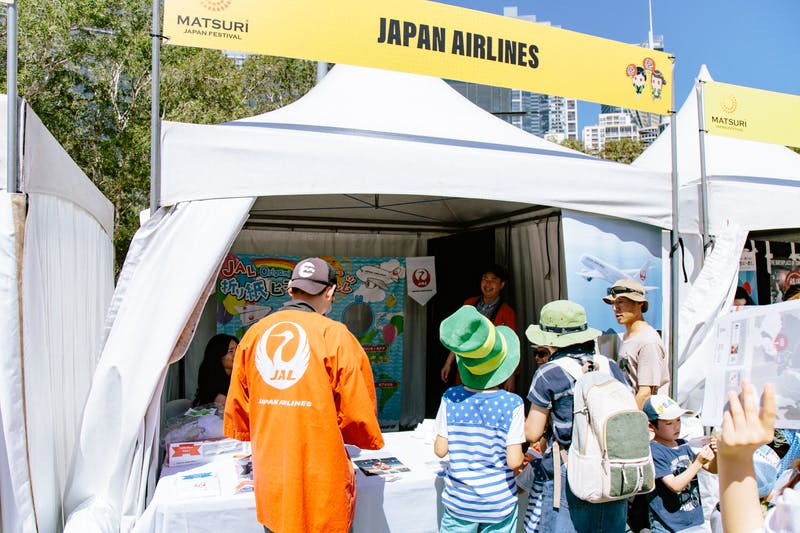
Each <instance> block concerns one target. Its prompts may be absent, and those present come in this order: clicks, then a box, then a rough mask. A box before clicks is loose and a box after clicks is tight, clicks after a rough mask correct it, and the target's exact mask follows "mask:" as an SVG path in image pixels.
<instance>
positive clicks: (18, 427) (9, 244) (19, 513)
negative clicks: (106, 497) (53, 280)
mask: <svg viewBox="0 0 800 533" xmlns="http://www.w3.org/2000/svg"><path fill="white" fill-rule="evenodd" d="M24 224H25V197H24V195H22V194H9V193H7V192H6V191H0V422H1V423H2V428H0V437H2V441H3V442H2V443H0V451H2V455H1V456H0V509H2V523H0V529H1V530H3V531H7V532H13V533H16V532H19V531H25V532H28V531H36V517H35V515H34V509H33V495H32V493H31V482H30V475H29V463H28V452H27V449H26V444H27V439H26V436H25V402H24V389H23V368H22V363H21V361H22V342H21V340H22V316H21V312H20V296H21V280H20V275H21V270H22V268H21V265H22V240H23V234H24Z"/></svg>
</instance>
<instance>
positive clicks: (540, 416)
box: [525, 300, 627, 533]
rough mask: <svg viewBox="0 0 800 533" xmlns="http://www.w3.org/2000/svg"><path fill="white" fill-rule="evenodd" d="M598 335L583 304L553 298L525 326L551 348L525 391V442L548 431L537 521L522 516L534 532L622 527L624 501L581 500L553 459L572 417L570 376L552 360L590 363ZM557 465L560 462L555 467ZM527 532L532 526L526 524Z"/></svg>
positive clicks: (611, 532)
mask: <svg viewBox="0 0 800 533" xmlns="http://www.w3.org/2000/svg"><path fill="white" fill-rule="evenodd" d="M601 334H602V332H601V331H600V330H598V329H595V328H591V327H589V324H588V321H587V318H586V310H585V309H584V308H583V306H581V305H580V304H577V303H575V302H571V301H569V300H556V301H553V302H550V303H548V304H547V305H545V306H544V307H542V310H541V312H540V320H539V324H531V325H530V326H528V328H527V330H525V336H526V337H527V338H528V340H529V341H530V342H531V343H532V344H533V345H534V346H537V347H538V346H546V347H548V348H550V350H551V351H553V354H552V356H551V357H550V360H549V361H548V362H547V363H545V364H543V365H542V366H540V367H539V368H538V369H537V370H536V373H535V374H534V375H533V380H532V382H531V387H530V390H529V391H528V400H530V402H531V409H530V412H529V413H528V417H527V419H526V421H525V436H526V437H527V439H528V441H529V442H536V441H538V440H539V439H540V438H541V437H542V435H543V434H544V432H545V428H546V427H547V425H548V424H550V425H551V427H552V429H553V431H552V435H551V436H550V437H549V440H548V446H547V450H546V451H545V453H544V455H543V457H542V461H541V464H540V468H541V471H542V474H543V477H544V478H545V481H544V483H543V494H542V503H541V516H540V517H539V519H538V520H536V521H531V520H529V519H528V518H529V517H528V516H526V517H525V518H526V526H527V525H528V524H529V523H531V524H532V523H534V522H536V523H537V527H536V529H535V531H537V532H542V531H544V532H548V533H549V532H551V531H552V532H557V533H561V532H574V531H577V532H578V533H584V532H586V533H588V532H593V533H594V532H598V533H617V532H623V531H625V518H626V516H627V501H626V500H618V501H610V502H605V503H590V502H587V501H584V500H580V499H579V498H577V497H576V496H575V495H574V494H573V493H572V491H571V490H570V489H569V486H568V483H567V476H566V467H565V464H564V461H557V462H556V461H554V457H553V444H554V443H555V442H558V445H559V448H561V449H562V450H568V449H569V446H570V443H571V441H572V425H573V421H574V417H573V415H574V414H573V406H574V398H573V396H574V388H575V379H574V378H573V377H572V376H570V374H569V373H568V372H567V371H566V370H565V368H564V367H563V366H562V363H558V362H557V361H558V360H559V359H563V358H570V359H572V360H574V361H575V362H577V363H578V364H580V365H581V366H583V367H584V368H585V369H588V368H589V367H590V366H591V365H593V364H594V360H595V357H594V355H595V339H596V338H597V337H599V336H600V335H601ZM603 359H605V358H603ZM608 363H609V365H608V369H607V370H608V373H610V374H611V375H612V376H613V377H614V378H616V379H617V380H618V381H620V382H621V383H626V381H625V376H624V375H623V373H622V370H620V368H619V366H617V364H616V363H615V362H614V361H611V360H608ZM559 459H560V457H559ZM557 463H561V466H558V467H557V466H556V465H557ZM529 502H530V500H529ZM529 506H530V503H529ZM526 531H531V530H529V529H528V528H527V527H526Z"/></svg>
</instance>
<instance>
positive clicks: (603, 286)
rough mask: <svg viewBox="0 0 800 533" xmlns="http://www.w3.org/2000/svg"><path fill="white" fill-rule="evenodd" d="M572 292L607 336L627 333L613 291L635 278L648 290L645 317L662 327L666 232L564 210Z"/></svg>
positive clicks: (566, 261)
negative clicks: (614, 307) (614, 308)
mask: <svg viewBox="0 0 800 533" xmlns="http://www.w3.org/2000/svg"><path fill="white" fill-rule="evenodd" d="M562 227H563V239H564V266H565V268H566V273H567V294H568V298H569V299H570V300H572V301H575V302H578V303H579V304H581V305H582V306H583V307H584V308H585V309H586V314H587V316H588V319H589V325H590V326H592V327H595V328H597V329H600V330H602V331H604V332H606V333H623V332H624V331H625V328H624V327H623V326H622V325H620V324H618V323H617V321H616V319H615V318H614V313H613V312H612V311H611V306H609V305H608V304H607V303H605V302H604V301H603V297H604V296H605V295H606V294H607V291H608V288H609V287H611V286H612V285H613V284H614V283H615V282H616V281H618V280H620V279H623V278H631V279H635V280H636V281H638V282H639V283H641V284H642V285H644V287H645V289H646V291H647V300H648V302H649V309H648V310H647V312H646V313H645V315H644V317H645V320H647V322H648V323H649V324H650V325H652V326H653V327H654V328H656V329H659V330H660V329H661V327H662V321H661V313H662V301H663V283H662V279H663V272H662V262H661V258H662V238H661V230H660V229H659V228H656V227H652V226H648V225H646V224H641V223H638V222H630V221H626V220H618V219H612V218H606V217H599V216H591V215H586V214H583V213H576V212H568V211H564V212H563V215H562Z"/></svg>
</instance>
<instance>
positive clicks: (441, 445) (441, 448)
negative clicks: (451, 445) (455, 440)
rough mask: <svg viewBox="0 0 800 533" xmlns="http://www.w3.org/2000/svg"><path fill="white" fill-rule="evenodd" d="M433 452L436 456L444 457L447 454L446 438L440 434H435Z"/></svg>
mask: <svg viewBox="0 0 800 533" xmlns="http://www.w3.org/2000/svg"><path fill="white" fill-rule="evenodd" d="M433 453H435V454H436V456H437V457H444V456H445V455H447V439H446V438H444V437H442V436H441V435H436V440H435V441H433Z"/></svg>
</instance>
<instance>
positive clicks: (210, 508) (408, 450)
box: [134, 430, 444, 533]
mask: <svg viewBox="0 0 800 533" xmlns="http://www.w3.org/2000/svg"><path fill="white" fill-rule="evenodd" d="M384 440H385V442H386V445H385V446H384V447H383V449H381V450H378V451H366V450H364V451H362V450H358V448H353V447H349V446H348V451H349V452H350V455H351V457H352V458H353V459H354V460H358V459H369V458H373V457H390V456H393V457H397V458H398V459H399V460H400V461H401V462H402V463H403V464H405V465H406V466H408V467H409V468H410V469H411V470H410V471H409V472H403V473H399V474H395V475H393V476H392V477H393V478H394V479H393V480H388V479H387V478H384V477H380V476H366V475H364V474H363V473H362V472H361V471H360V470H358V469H356V483H357V487H358V499H357V501H356V513H355V520H354V523H353V530H354V531H355V532H356V533H362V532H363V533H384V532H403V533H428V532H435V531H437V527H438V523H439V518H440V517H441V503H440V498H439V496H440V495H441V492H442V488H443V486H444V480H443V478H442V477H441V476H439V475H438V473H439V472H440V471H441V469H442V466H441V461H440V460H439V458H437V457H436V455H435V454H434V453H433V444H432V435H431V434H430V432H423V431H420V430H417V431H404V432H398V433H386V434H384ZM209 468H212V469H213V470H214V472H215V473H216V474H217V478H218V479H219V486H220V490H219V495H215V496H205V497H202V496H201V497H186V495H185V494H181V491H179V490H178V489H177V487H178V479H179V478H180V476H181V474H187V473H192V472H203V471H208V470H209ZM235 485H236V469H235V467H234V464H233V460H232V459H231V458H230V457H228V458H220V459H219V460H217V461H215V462H214V463H210V464H206V465H198V466H194V467H183V468H169V467H165V468H164V469H163V470H162V473H161V479H160V480H159V482H158V486H157V487H156V491H155V494H154V495H153V499H152V501H151V502H150V505H149V506H148V507H147V509H146V510H145V512H144V514H143V515H142V517H141V518H140V519H139V520H138V521H137V523H136V527H135V528H134V531H137V532H146V531H150V532H163V533H205V532H208V533H222V532H225V531H235V532H236V533H251V532H252V533H263V531H264V529H263V527H262V526H261V525H260V524H259V523H258V521H257V520H256V511H255V498H254V496H253V493H247V494H238V495H234V494H233V492H234V486H235Z"/></svg>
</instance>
